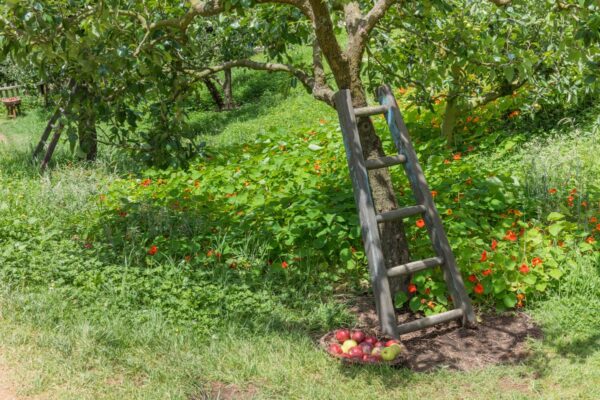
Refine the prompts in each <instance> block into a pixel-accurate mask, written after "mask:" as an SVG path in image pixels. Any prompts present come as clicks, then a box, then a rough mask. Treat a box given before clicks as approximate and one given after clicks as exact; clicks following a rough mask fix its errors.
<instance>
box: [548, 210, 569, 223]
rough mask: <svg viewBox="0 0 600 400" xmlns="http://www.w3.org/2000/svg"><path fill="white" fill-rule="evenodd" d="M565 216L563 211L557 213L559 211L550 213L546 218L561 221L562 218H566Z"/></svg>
mask: <svg viewBox="0 0 600 400" xmlns="http://www.w3.org/2000/svg"><path fill="white" fill-rule="evenodd" d="M564 218H565V216H564V215H562V214H561V213H557V212H551V213H550V214H548V216H547V217H546V219H547V220H548V221H560V220H561V219H564Z"/></svg>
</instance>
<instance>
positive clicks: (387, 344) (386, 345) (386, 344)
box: [385, 339, 400, 347]
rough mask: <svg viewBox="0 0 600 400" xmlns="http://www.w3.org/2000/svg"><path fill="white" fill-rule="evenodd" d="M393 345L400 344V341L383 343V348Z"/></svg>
mask: <svg viewBox="0 0 600 400" xmlns="http://www.w3.org/2000/svg"><path fill="white" fill-rule="evenodd" d="M393 344H400V341H399V340H396V339H390V340H388V341H387V342H385V347H390V346H391V345H393Z"/></svg>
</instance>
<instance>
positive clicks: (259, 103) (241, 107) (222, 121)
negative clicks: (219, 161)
mask: <svg viewBox="0 0 600 400" xmlns="http://www.w3.org/2000/svg"><path fill="white" fill-rule="evenodd" d="M233 90H234V97H235V101H236V104H237V105H238V107H237V108H236V109H234V110H230V111H221V112H217V111H211V110H210V109H207V108H204V109H203V110H201V112H196V111H193V112H192V113H191V115H190V118H189V119H190V121H189V129H190V131H192V132H194V133H196V134H198V135H205V136H216V135H219V134H220V133H221V132H222V131H223V130H224V129H225V128H226V127H227V126H228V125H230V124H231V123H240V122H245V121H249V120H252V119H255V118H256V117H257V116H260V115H266V114H268V113H269V110H270V109H271V108H274V107H277V105H278V103H279V102H281V101H282V100H283V99H284V98H285V97H286V96H287V95H288V94H289V91H290V89H289V75H288V74H285V73H267V72H262V71H240V72H238V73H236V75H235V76H234V86H233Z"/></svg>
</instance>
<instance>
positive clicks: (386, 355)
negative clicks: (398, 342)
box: [381, 347, 398, 361]
mask: <svg viewBox="0 0 600 400" xmlns="http://www.w3.org/2000/svg"><path fill="white" fill-rule="evenodd" d="M397 355H398V353H397V352H396V350H395V349H393V348H391V347H386V348H385V349H383V350H381V358H382V359H383V361H392V360H393V359H394V358H396V356H397Z"/></svg>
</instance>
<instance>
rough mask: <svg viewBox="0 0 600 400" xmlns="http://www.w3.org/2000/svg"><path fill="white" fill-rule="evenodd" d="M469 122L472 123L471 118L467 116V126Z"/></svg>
mask: <svg viewBox="0 0 600 400" xmlns="http://www.w3.org/2000/svg"><path fill="white" fill-rule="evenodd" d="M471 121H473V117H471V116H470V115H469V116H468V117H467V124H468V123H469V122H471Z"/></svg>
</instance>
